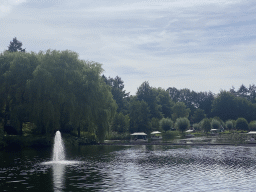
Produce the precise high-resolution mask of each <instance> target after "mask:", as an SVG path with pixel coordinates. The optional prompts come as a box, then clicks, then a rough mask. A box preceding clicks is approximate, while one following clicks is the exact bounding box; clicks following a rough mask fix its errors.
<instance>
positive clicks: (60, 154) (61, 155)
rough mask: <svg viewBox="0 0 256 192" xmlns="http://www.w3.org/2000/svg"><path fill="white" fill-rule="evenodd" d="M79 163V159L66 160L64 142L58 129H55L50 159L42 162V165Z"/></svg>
mask: <svg viewBox="0 0 256 192" xmlns="http://www.w3.org/2000/svg"><path fill="white" fill-rule="evenodd" d="M77 163H80V162H79V161H68V160H66V157H65V147H64V142H63V140H62V138H61V133H60V131H57V132H56V134H55V137H54V145H53V150H52V160H51V161H47V162H43V163H42V164H43V165H49V164H54V165H56V164H64V165H70V164H77Z"/></svg>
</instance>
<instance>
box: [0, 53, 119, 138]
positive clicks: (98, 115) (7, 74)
mask: <svg viewBox="0 0 256 192" xmlns="http://www.w3.org/2000/svg"><path fill="white" fill-rule="evenodd" d="M102 71H103V70H102V68H101V65H100V64H98V63H95V62H86V61H83V60H79V59H78V55H77V53H75V52H71V51H56V50H53V51H51V50H48V51H46V52H39V53H38V54H36V53H33V52H32V53H19V52H14V53H10V52H8V51H7V52H4V53H3V54H1V55H0V80H1V81H0V97H1V98H0V107H1V111H3V113H4V122H5V125H6V124H7V122H8V121H11V124H15V125H16V127H20V133H22V123H23V122H27V121H29V122H32V123H34V124H35V125H36V127H37V129H36V131H37V132H38V133H40V134H47V133H53V132H54V131H56V130H58V129H60V130H61V129H64V128H65V127H66V126H72V127H73V129H75V130H78V132H80V130H81V129H82V130H86V131H89V132H93V133H95V134H97V136H98V139H99V140H102V139H103V138H104V134H105V133H106V131H107V130H108V128H109V125H110V123H111V121H112V118H113V117H114V114H115V111H116V108H117V105H116V102H115V101H114V100H113V98H112V94H111V91H110V88H109V87H108V86H107V85H106V83H105V82H104V81H103V80H102V78H101V76H100V74H101V72H102ZM17 125H19V126H17Z"/></svg>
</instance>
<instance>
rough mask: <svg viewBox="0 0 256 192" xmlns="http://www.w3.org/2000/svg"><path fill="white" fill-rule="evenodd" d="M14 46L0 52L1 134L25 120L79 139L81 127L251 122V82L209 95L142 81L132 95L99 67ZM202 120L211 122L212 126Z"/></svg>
mask: <svg viewBox="0 0 256 192" xmlns="http://www.w3.org/2000/svg"><path fill="white" fill-rule="evenodd" d="M21 46H22V43H21V42H19V41H17V39H16V38H14V39H13V42H10V46H9V47H8V51H5V52H4V53H2V54H1V55H0V109H1V110H0V117H1V119H2V124H3V125H4V127H5V128H6V131H8V130H9V131H10V128H11V127H14V130H16V131H17V132H18V133H20V134H22V132H23V127H24V123H31V124H33V125H34V126H35V129H34V133H37V134H48V133H53V132H55V131H56V130H57V129H58V130H61V131H63V132H71V131H77V132H78V136H79V135H80V132H81V131H84V132H89V133H93V134H96V135H97V137H98V139H99V140H101V141H102V140H103V139H104V137H105V135H106V134H107V133H108V132H110V131H114V132H119V133H127V132H129V133H133V132H139V131H143V132H146V133H149V132H150V131H154V130H159V129H162V130H163V131H166V130H167V128H166V127H169V128H174V127H180V129H181V131H185V130H186V129H187V128H188V127H189V126H190V125H194V126H195V127H197V126H198V125H200V127H201V128H202V127H207V126H208V124H209V123H207V122H208V120H207V118H213V117H218V118H217V120H218V122H219V123H220V124H221V125H222V126H223V127H228V126H226V124H224V123H223V122H222V121H226V122H228V121H230V122H233V127H236V126H234V125H235V124H234V121H235V120H236V119H238V118H244V119H245V120H246V121H247V122H254V121H253V120H255V118H254V117H255V116H256V99H255V97H256V86H255V85H250V86H249V88H246V87H245V86H244V85H242V86H241V87H240V88H239V89H238V90H237V91H235V89H234V88H233V87H232V89H230V91H221V92H220V93H219V94H217V95H214V94H213V93H212V92H195V91H190V90H189V89H180V90H178V89H176V88H175V87H172V88H171V87H170V88H168V89H167V90H164V89H162V88H155V87H151V86H150V85H149V83H148V82H143V83H142V84H141V86H140V87H139V88H138V89H137V93H136V95H133V96H131V95H129V93H126V91H125V90H124V82H123V81H122V79H121V78H120V77H118V76H117V77H115V78H111V77H108V78H107V77H105V76H104V75H101V74H102V72H103V69H102V67H101V65H100V64H98V63H96V62H89V61H84V60H80V59H78V54H77V53H75V52H72V51H56V50H53V51H51V50H48V51H46V52H39V53H33V52H31V53H26V52H25V49H22V48H21ZM215 119H216V118H215ZM232 119H233V120H232ZM231 120H232V121H231ZM209 122H210V124H211V127H212V125H214V124H216V123H212V122H216V121H212V120H209ZM247 124H248V123H247ZM252 124H253V123H252ZM167 125H168V126H167ZM183 125H184V126H183ZM206 125H207V126H206ZM181 127H183V128H181ZM208 127H209V126H208ZM203 129H204V128H203Z"/></svg>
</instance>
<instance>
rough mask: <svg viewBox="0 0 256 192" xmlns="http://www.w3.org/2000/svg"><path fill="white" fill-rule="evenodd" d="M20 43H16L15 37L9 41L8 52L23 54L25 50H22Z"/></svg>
mask: <svg viewBox="0 0 256 192" xmlns="http://www.w3.org/2000/svg"><path fill="white" fill-rule="evenodd" d="M21 47H22V42H20V41H18V40H17V38H16V37H14V38H13V40H12V41H10V45H9V46H8V51H9V52H17V51H20V52H25V49H22V48H21Z"/></svg>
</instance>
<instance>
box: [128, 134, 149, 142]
mask: <svg viewBox="0 0 256 192" xmlns="http://www.w3.org/2000/svg"><path fill="white" fill-rule="evenodd" d="M131 136H132V139H131V141H132V142H134V141H136V142H145V141H148V139H147V134H146V133H144V132H134V133H132V134H131Z"/></svg>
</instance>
